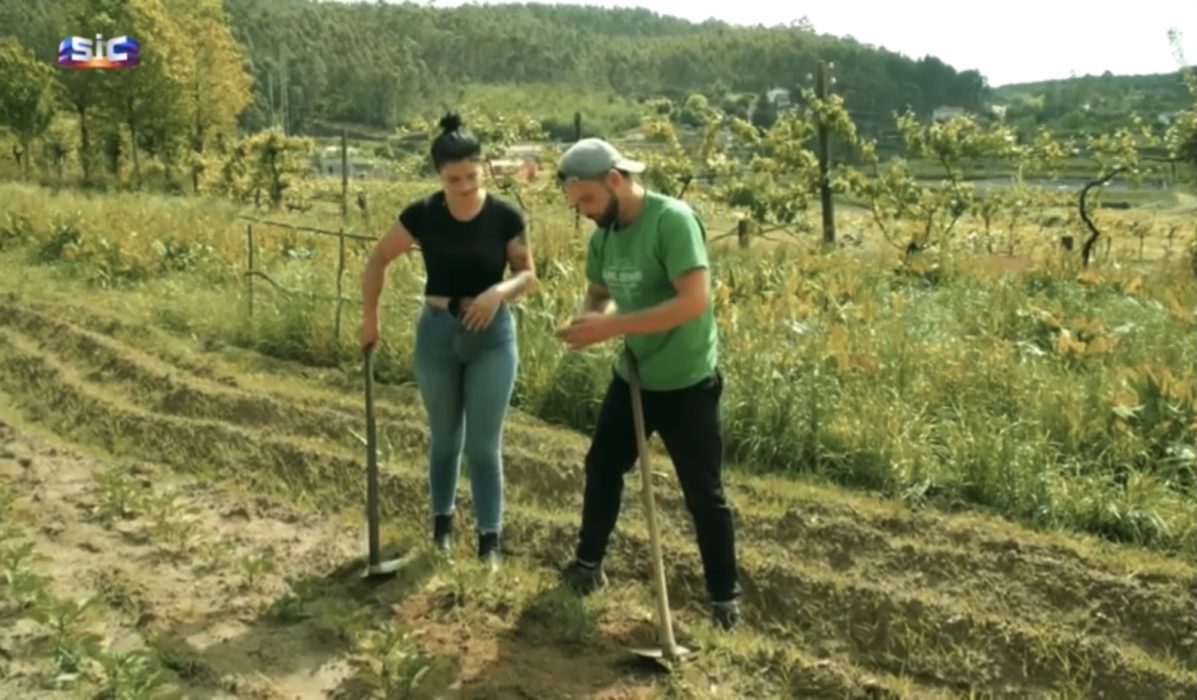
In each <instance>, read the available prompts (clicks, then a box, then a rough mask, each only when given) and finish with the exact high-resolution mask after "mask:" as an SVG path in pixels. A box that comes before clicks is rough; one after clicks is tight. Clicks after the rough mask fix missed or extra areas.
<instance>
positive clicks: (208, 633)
mask: <svg viewBox="0 0 1197 700" xmlns="http://www.w3.org/2000/svg"><path fill="white" fill-rule="evenodd" d="M9 279H13V278H12V277H10V278H9ZM59 291H60V292H61V291H62V290H61V289H60V290H59ZM53 296H55V295H53V294H50V293H48V292H46V291H44V290H43V291H38V287H37V285H34V286H33V288H32V289H29V288H27V289H26V290H25V293H24V294H22V295H20V296H19V297H16V298H13V297H10V299H9V300H7V301H5V302H4V303H3V305H2V307H0V396H2V397H4V400H3V402H0V496H3V497H0V507H2V508H3V511H2V512H0V516H3V517H2V518H0V522H3V523H4V524H5V526H6V530H5V537H4V538H3V540H0V554H3V559H2V560H3V562H5V566H6V570H5V571H6V577H5V579H4V581H6V582H7V583H6V584H4V588H3V589H2V590H3V595H2V596H0V614H2V615H4V616H5V617H4V624H3V629H4V630H5V632H4V633H3V634H0V648H2V649H4V650H5V651H6V659H7V660H6V661H5V662H3V663H0V671H3V672H2V673H0V694H5V695H11V696H14V697H27V696H31V694H34V693H38V692H44V693H46V694H47V696H48V697H56V696H58V695H61V696H63V697H66V696H68V695H69V694H73V693H77V692H80V691H88V692H90V693H108V695H107V696H108V697H130V698H133V697H151V696H152V697H181V696H196V695H207V694H212V693H215V694H218V695H221V696H229V695H232V696H235V697H256V698H274V697H278V698H282V697H295V696H299V697H334V698H350V697H353V698H362V697H438V696H443V695H445V694H450V695H453V696H456V697H478V698H482V697H487V698H492V697H527V696H534V697H557V696H561V697H566V696H568V697H591V698H642V697H789V696H794V695H798V696H803V697H806V696H811V695H817V696H830V697H911V698H915V697H918V698H925V697H966V696H969V697H987V696H1026V695H1034V694H1039V693H1054V694H1064V695H1069V696H1072V695H1095V694H1104V695H1108V696H1111V697H1147V696H1151V697H1167V696H1173V697H1186V696H1191V695H1192V693H1193V692H1194V691H1197V667H1194V665H1193V663H1192V659H1193V658H1194V651H1195V650H1197V649H1195V643H1197V627H1195V626H1194V622H1193V619H1192V616H1191V615H1189V614H1188V613H1189V612H1190V605H1191V591H1192V587H1193V586H1194V585H1197V571H1195V570H1194V567H1192V565H1191V563H1189V562H1185V563H1182V562H1179V561H1177V560H1174V559H1170V558H1166V557H1163V556H1160V555H1158V554H1153V553H1150V552H1148V551H1145V550H1142V549H1139V548H1134V547H1127V546H1120V545H1113V544H1109V543H1106V542H1103V541H1102V540H1099V539H1093V538H1077V537H1075V536H1073V537H1068V536H1065V535H1062V534H1041V533H1034V532H1030V531H1027V530H1025V529H1023V528H1021V527H1018V526H1016V525H1013V524H1010V523H1008V522H1004V521H1001V520H996V519H994V518H992V517H988V516H983V515H978V514H959V515H944V514H934V513H931V512H927V511H920V510H917V509H911V508H910V507H908V506H905V505H903V504H901V503H899V502H896V501H893V500H879V499H876V498H874V497H870V496H866V495H863V494H859V493H858V494H852V493H845V492H843V491H840V490H838V489H836V488H833V487H830V486H819V485H812V484H802V483H797V482H794V481H791V480H786V479H780V478H778V477H773V476H748V475H745V474H743V473H735V474H733V475H731V477H730V489H731V495H732V498H733V501H734V503H735V504H736V506H737V511H738V522H739V525H740V533H741V535H740V543H741V544H740V552H741V570H742V573H743V576H744V581H745V585H746V589H747V591H746V597H745V606H746V608H745V611H746V626H745V628H744V629H743V630H742V631H738V632H736V633H735V634H732V635H718V634H716V633H715V632H714V631H713V630H712V629H711V628H710V627H709V626H708V625H707V624H706V622H705V621H704V618H703V612H704V610H705V595H704V593H703V587H702V583H701V578H700V575H699V571H700V568H699V565H698V557H697V554H696V552H695V551H694V546H693V542H692V539H691V533H690V526H689V523H688V521H687V516H686V515H685V511H684V506H683V503H682V499H681V497H680V493H679V492H678V490H677V488H676V486H675V485H674V484H672V483H670V484H666V485H664V486H663V487H662V489H661V491H660V502H661V507H662V512H663V524H664V530H665V538H666V542H665V544H666V546H665V550H666V553H667V571H668V572H669V583H670V587H671V594H672V598H673V601H674V606H675V609H676V610H677V611H678V616H679V625H680V630H681V633H682V635H683V638H684V639H687V640H690V641H697V642H698V644H699V646H700V647H701V648H702V649H703V653H702V654H701V655H700V656H699V657H698V658H697V659H696V660H695V661H694V662H693V663H692V664H690V665H689V666H687V667H686V668H685V669H684V670H683V671H682V672H680V673H678V674H675V675H673V676H670V677H667V678H666V677H661V676H659V675H654V674H651V673H648V672H646V671H645V670H643V669H638V668H635V667H629V666H627V665H625V663H624V662H625V661H626V660H627V656H626V654H625V652H624V651H623V649H624V646H625V645H628V644H633V643H644V642H647V641H649V640H650V639H651V634H652V631H651V623H650V621H651V617H650V616H651V612H650V611H651V595H650V590H649V588H648V581H649V577H648V573H649V569H648V567H647V566H646V565H645V561H646V559H645V557H646V552H647V535H646V531H645V528H644V527H643V514H642V513H641V512H640V508H639V504H638V503H637V502H636V499H629V503H628V504H627V507H626V508H625V513H624V516H623V520H622V521H621V523H622V524H621V526H620V528H619V530H618V532H617V534H616V537H615V540H614V542H613V550H612V556H611V560H610V562H609V565H610V574H611V576H612V578H613V582H614V586H613V588H612V589H610V590H609V591H606V592H604V593H602V594H600V595H598V596H595V597H593V598H589V599H586V600H584V601H578V600H576V599H574V598H572V597H571V596H569V595H565V594H563V593H562V592H561V591H559V590H557V589H556V587H555V585H554V582H553V578H552V567H553V566H555V565H557V564H559V563H561V562H562V561H563V559H564V557H565V556H567V555H568V553H569V552H568V549H569V548H568V543H569V542H571V541H572V537H573V531H574V528H575V526H576V517H577V512H578V507H579V496H580V492H579V489H578V475H579V470H580V465H581V462H582V455H583V453H584V449H585V438H584V436H581V435H577V434H574V433H570V432H567V431H562V430H557V429H553V428H551V427H548V426H546V425H544V424H543V423H542V422H541V421H539V420H537V419H535V418H533V417H531V416H528V415H527V414H525V413H523V412H517V413H516V414H515V415H514V416H513V418H512V423H511V426H510V429H509V437H508V441H507V448H506V449H507V451H506V455H505V457H506V463H507V465H508V469H509V471H508V474H509V482H508V483H509V484H510V486H509V488H510V491H509V499H510V507H509V509H508V512H509V514H510V519H509V522H508V526H507V534H506V541H507V545H506V547H507V549H508V550H509V552H510V556H509V559H508V564H507V566H506V567H505V569H504V570H503V572H502V573H500V574H499V578H498V579H491V578H488V577H487V576H486V575H484V574H483V573H482V572H481V571H479V570H478V569H477V568H476V567H475V566H474V565H472V564H471V562H469V561H468V560H466V561H459V562H458V563H456V564H455V565H449V564H447V563H446V562H443V561H439V560H437V559H436V558H434V557H433V556H432V555H431V554H430V553H428V552H427V551H424V550H423V547H424V544H423V543H424V542H425V541H426V539H427V536H426V532H425V530H426V528H425V525H424V523H425V521H426V515H425V506H424V503H425V497H424V495H423V494H424V493H425V485H424V481H423V478H424V477H423V474H424V467H423V454H424V450H425V449H426V442H425V441H426V436H425V432H424V429H423V416H422V413H421V411H420V409H419V404H418V402H416V401H415V400H414V392H413V391H412V389H411V388H410V387H402V386H384V387H380V395H379V401H378V403H379V419H380V434H381V435H382V437H383V440H382V442H383V447H384V450H383V456H384V474H383V484H382V486H383V488H382V494H383V499H382V506H383V513H384V516H385V518H386V525H385V528H384V535H385V539H386V541H387V542H390V543H394V544H395V545H397V546H399V547H411V548H413V551H416V552H418V553H417V555H416V557H415V558H414V559H413V562H414V563H413V564H412V566H411V567H410V568H409V569H407V570H405V573H404V575H403V576H401V577H400V578H399V579H398V580H397V581H393V582H391V583H387V584H384V585H382V586H368V585H365V584H363V583H362V582H361V581H359V580H358V579H357V578H356V575H357V573H358V572H359V570H360V565H361V563H362V562H361V559H360V556H361V553H362V552H363V551H364V542H363V538H362V537H361V534H360V533H361V527H360V519H361V518H360V506H361V490H362V489H361V483H362V462H363V461H364V460H363V459H362V455H361V452H362V444H361V442H360V440H359V438H358V436H357V434H358V433H360V425H361V423H362V416H361V404H360V390H361V384H360V379H359V378H357V377H346V376H345V375H344V374H343V373H341V372H339V371H337V370H335V369H325V370H317V369H312V368H305V367H303V366H301V365H297V364H294V363H291V362H286V361H282V360H277V359H272V358H269V357H265V356H262V355H258V354H255V353H252V352H248V351H245V350H240V349H237V348H233V347H227V346H223V347H222V346H219V345H216V344H213V343H211V342H207V341H204V340H200V339H196V338H190V337H187V336H175V335H173V334H170V333H167V332H165V331H163V330H161V329H159V328H155V327H153V326H151V325H149V324H147V323H146V322H145V321H144V320H143V319H142V318H141V317H138V316H136V315H134V314H133V313H131V312H130V311H127V310H126V311H123V312H118V313H114V312H113V311H112V310H111V309H112V308H113V307H115V308H120V304H121V300H122V299H124V301H125V302H127V303H133V304H135V305H136V304H139V302H138V301H137V297H132V298H126V297H124V295H123V294H122V293H112V294H110V295H108V296H106V297H104V298H103V300H102V301H101V300H97V299H76V300H75V301H62V300H61V299H59V300H51V299H52V297H53ZM68 296H69V295H68ZM129 308H132V307H129ZM138 308H142V309H143V310H144V309H145V307H138ZM658 449H659V446H658ZM670 481H671V480H670ZM468 494H469V491H468V488H466V486H465V485H463V488H462V499H463V502H462V512H463V514H465V517H466V519H467V520H468V517H469V516H468V513H469V512H470V511H469V496H468ZM468 529H469V526H468V523H463V531H467V532H468ZM464 544H466V547H467V548H468V543H464ZM22 553H23V554H24V555H23V556H22ZM999 582H1000V585H999ZM995 591H1000V595H995ZM82 600H90V601H91V603H90V604H89V605H88V606H86V607H82V608H81V607H79V604H78V601H82ZM583 660H584V663H583V662H582V661H583ZM415 681H418V683H415V691H414V692H413V693H411V694H410V695H407V694H405V692H404V689H406V688H411V687H412V686H413V682H415ZM138 689H140V691H139V690H138ZM151 691H152V694H151ZM139 693H140V694H139Z"/></svg>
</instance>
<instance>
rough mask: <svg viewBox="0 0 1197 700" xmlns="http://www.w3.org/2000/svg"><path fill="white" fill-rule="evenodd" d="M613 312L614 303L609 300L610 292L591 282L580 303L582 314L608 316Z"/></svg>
mask: <svg viewBox="0 0 1197 700" xmlns="http://www.w3.org/2000/svg"><path fill="white" fill-rule="evenodd" d="M613 311H615V302H614V301H613V300H612V299H611V292H609V291H607V288H606V287H604V286H603V285H601V284H597V283H595V282H591V283H590V286H589V287H587V288H586V298H585V299H584V300H583V301H582V313H588V314H609V313H612V312H613Z"/></svg>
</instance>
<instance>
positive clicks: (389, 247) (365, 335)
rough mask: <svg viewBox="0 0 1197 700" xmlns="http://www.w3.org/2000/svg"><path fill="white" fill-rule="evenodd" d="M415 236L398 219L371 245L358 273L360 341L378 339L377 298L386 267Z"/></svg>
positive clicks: (411, 243)
mask: <svg viewBox="0 0 1197 700" xmlns="http://www.w3.org/2000/svg"><path fill="white" fill-rule="evenodd" d="M414 244H415V239H414V238H413V237H412V235H411V233H409V232H408V230H407V227H405V226H404V225H403V224H402V223H399V222H398V221H396V222H395V225H394V226H393V227H391V230H390V231H389V232H388V233H387V235H385V236H383V237H382V238H381V239H380V240H379V241H378V243H376V244H375V245H374V250H373V251H372V252H371V253H370V259H369V260H367V261H366V270H365V273H364V274H363V275H362V321H363V323H362V344H363V345H365V346H367V347H368V346H371V345H373V344H374V343H376V342H378V300H379V297H381V296H382V287H383V284H384V282H385V281H386V275H387V266H388V265H390V264H391V261H392V260H394V259H395V258H397V257H399V256H400V255H403V254H404V253H406V252H408V251H409V250H411V248H412V245H414Z"/></svg>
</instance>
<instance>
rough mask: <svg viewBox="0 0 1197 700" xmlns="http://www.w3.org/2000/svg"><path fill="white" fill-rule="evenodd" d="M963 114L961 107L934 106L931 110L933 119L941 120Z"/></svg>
mask: <svg viewBox="0 0 1197 700" xmlns="http://www.w3.org/2000/svg"><path fill="white" fill-rule="evenodd" d="M963 116H964V108H963V107H947V106H944V107H936V108H935V109H933V110H932V111H931V119H932V120H933V121H937V122H941V121H946V120H948V119H955V118H956V117H963Z"/></svg>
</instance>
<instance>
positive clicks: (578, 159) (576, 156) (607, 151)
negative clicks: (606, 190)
mask: <svg viewBox="0 0 1197 700" xmlns="http://www.w3.org/2000/svg"><path fill="white" fill-rule="evenodd" d="M644 167H645V166H644V163H642V162H640V161H638V160H632V159H630V158H625V157H624V155H623V154H622V153H620V152H619V150H618V149H617V148H615V146H612V145H611V144H609V143H607V142H606V141H604V140H602V139H596V138H587V139H582V140H580V141H578V142H577V143H575V144H574V145H572V146H570V147H569V148H568V149H566V151H565V153H563V154H561V162H560V163H558V165H557V178H558V179H559V180H561V181H562V182H565V181H568V180H584V179H589V178H595V177H602V176H603V175H606V174H607V172H608V171H610V170H623V171H624V172H629V173H642V172H644Z"/></svg>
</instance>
